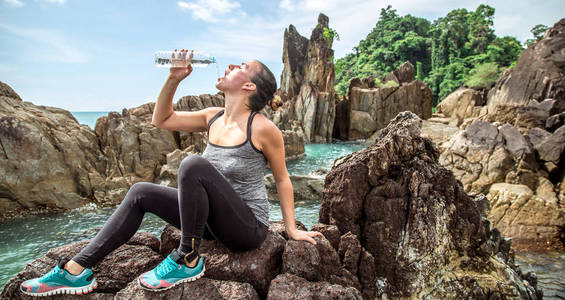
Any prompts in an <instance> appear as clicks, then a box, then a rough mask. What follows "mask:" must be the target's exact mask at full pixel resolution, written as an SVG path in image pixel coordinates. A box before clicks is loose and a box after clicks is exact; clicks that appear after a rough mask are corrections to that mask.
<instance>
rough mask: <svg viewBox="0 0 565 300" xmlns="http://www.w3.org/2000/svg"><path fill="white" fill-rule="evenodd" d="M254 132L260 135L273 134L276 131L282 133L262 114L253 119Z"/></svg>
mask: <svg viewBox="0 0 565 300" xmlns="http://www.w3.org/2000/svg"><path fill="white" fill-rule="evenodd" d="M252 126H253V130H254V131H255V132H257V133H258V134H272V133H273V132H274V131H278V132H280V129H279V128H278V127H277V125H275V123H273V121H271V120H270V119H269V118H267V117H266V116H264V115H263V114H261V113H257V114H256V115H255V117H253V123H252Z"/></svg>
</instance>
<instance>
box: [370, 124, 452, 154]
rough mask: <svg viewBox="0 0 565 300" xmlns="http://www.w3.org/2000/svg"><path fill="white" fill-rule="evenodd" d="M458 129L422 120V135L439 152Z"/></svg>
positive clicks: (441, 151)
mask: <svg viewBox="0 0 565 300" xmlns="http://www.w3.org/2000/svg"><path fill="white" fill-rule="evenodd" d="M459 131H460V129H459V128H458V127H456V126H452V125H447V124H442V123H438V122H432V121H431V119H428V120H423V121H422V136H423V137H427V138H430V139H431V140H432V141H433V142H434V143H435V144H436V145H437V146H438V148H439V152H440V153H443V151H445V146H444V144H445V143H446V142H448V141H449V140H450V139H451V138H452V137H453V136H454V135H455V134H457V133H458V132H459ZM374 142H375V141H374V140H371V139H369V140H367V141H366V143H367V144H372V143H374Z"/></svg>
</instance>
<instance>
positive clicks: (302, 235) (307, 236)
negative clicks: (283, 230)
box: [287, 229, 322, 245]
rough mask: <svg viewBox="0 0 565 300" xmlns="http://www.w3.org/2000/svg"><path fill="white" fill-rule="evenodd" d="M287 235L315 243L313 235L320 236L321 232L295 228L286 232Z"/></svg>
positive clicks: (294, 238)
mask: <svg viewBox="0 0 565 300" xmlns="http://www.w3.org/2000/svg"><path fill="white" fill-rule="evenodd" d="M287 234H288V236H289V237H290V238H291V239H293V240H297V241H307V242H310V243H312V244H314V245H316V241H315V240H314V239H313V237H315V236H322V233H320V232H317V231H304V230H300V229H295V230H292V231H290V232H287Z"/></svg>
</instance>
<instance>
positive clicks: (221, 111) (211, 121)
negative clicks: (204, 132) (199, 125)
mask: <svg viewBox="0 0 565 300" xmlns="http://www.w3.org/2000/svg"><path fill="white" fill-rule="evenodd" d="M223 114H224V109H222V110H220V111H219V112H217V113H216V114H215V115H214V116H213V117H212V119H210V122H208V133H210V126H212V123H214V121H216V119H217V118H219V117H220V116H221V115H223Z"/></svg>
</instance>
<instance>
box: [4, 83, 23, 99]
mask: <svg viewBox="0 0 565 300" xmlns="http://www.w3.org/2000/svg"><path fill="white" fill-rule="evenodd" d="M0 97H6V98H12V99H15V100H20V101H22V98H20V95H18V93H16V92H15V91H14V90H13V89H12V88H11V87H10V86H9V85H7V84H6V83H4V82H2V81H0Z"/></svg>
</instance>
